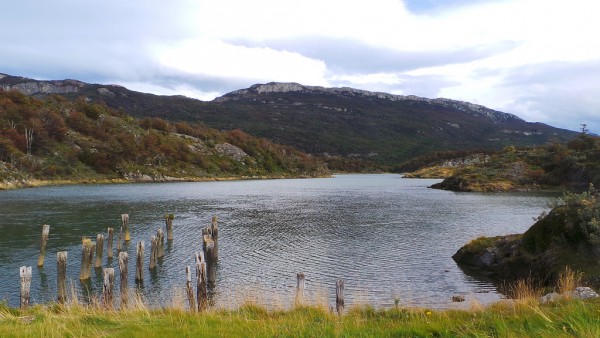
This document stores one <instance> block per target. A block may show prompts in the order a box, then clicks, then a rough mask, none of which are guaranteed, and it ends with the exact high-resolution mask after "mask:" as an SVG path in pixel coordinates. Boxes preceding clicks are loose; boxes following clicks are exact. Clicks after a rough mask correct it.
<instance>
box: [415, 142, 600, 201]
mask: <svg viewBox="0 0 600 338" xmlns="http://www.w3.org/2000/svg"><path fill="white" fill-rule="evenodd" d="M415 162H419V161H415ZM434 163H435V164H433V165H428V166H425V168H421V169H419V170H416V171H414V172H411V173H408V174H406V175H405V176H406V177H422V178H432V177H443V178H445V179H444V181H442V182H441V183H438V184H435V185H433V186H432V188H438V189H445V190H453V191H510V190H535V189H541V188H557V187H559V188H566V189H573V190H583V189H585V188H587V186H588V185H589V184H590V183H592V184H594V185H597V186H600V137H597V136H592V135H588V134H583V133H582V134H580V135H579V136H578V137H577V138H575V139H573V140H571V141H569V142H567V143H566V144H560V143H549V144H546V145H542V146H536V147H528V148H519V149H518V148H515V147H512V146H509V147H506V148H505V149H503V150H502V151H497V152H488V153H475V154H470V155H467V156H462V157H457V158H452V159H445V160H442V161H441V162H440V161H438V162H434Z"/></svg>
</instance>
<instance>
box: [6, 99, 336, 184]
mask: <svg viewBox="0 0 600 338" xmlns="http://www.w3.org/2000/svg"><path fill="white" fill-rule="evenodd" d="M0 131H1V133H0V189H2V188H11V187H20V186H35V185H37V184H46V183H52V182H55V183H66V182H82V183H87V182H112V181H177V180H207V179H215V178H221V179H226V178H231V177H236V178H245V177H247V178H264V177H315V176H324V175H327V174H328V170H327V169H326V165H325V164H324V162H323V161H321V160H319V159H316V158H314V157H312V156H309V155H307V154H304V153H302V152H300V151H298V150H296V149H294V148H292V147H289V146H282V145H278V144H275V143H273V142H270V141H267V140H265V139H259V138H256V137H252V136H250V135H248V134H246V133H244V132H242V131H240V130H231V131H227V132H221V131H218V130H215V129H211V128H208V127H205V126H203V125H202V124H199V123H196V124H189V123H183V122H178V123H170V122H167V121H165V120H162V119H160V118H145V119H142V120H137V119H134V118H132V117H130V116H128V115H126V114H125V113H123V112H121V111H116V110H113V109H110V108H108V107H106V106H104V105H102V104H96V103H89V102H87V101H86V100H84V99H80V100H76V101H68V100H66V99H64V98H63V97H61V96H51V97H48V98H46V99H44V100H40V99H36V98H33V97H30V96H26V95H24V94H21V93H19V92H16V91H0Z"/></svg>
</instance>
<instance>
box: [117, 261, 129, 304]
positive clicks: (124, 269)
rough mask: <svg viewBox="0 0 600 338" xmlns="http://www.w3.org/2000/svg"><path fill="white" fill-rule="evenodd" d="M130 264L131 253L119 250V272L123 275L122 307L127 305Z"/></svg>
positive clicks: (121, 288)
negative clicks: (128, 269)
mask: <svg viewBox="0 0 600 338" xmlns="http://www.w3.org/2000/svg"><path fill="white" fill-rule="evenodd" d="M128 264H129V255H128V254H127V252H119V273H120V275H121V287H120V290H121V308H123V307H124V306H125V305H127V297H128V292H129V291H128V290H127V265H128Z"/></svg>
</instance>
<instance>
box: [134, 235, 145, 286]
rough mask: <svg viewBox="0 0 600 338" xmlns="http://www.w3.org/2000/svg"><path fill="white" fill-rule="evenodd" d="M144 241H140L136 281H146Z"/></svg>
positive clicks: (136, 261)
mask: <svg viewBox="0 0 600 338" xmlns="http://www.w3.org/2000/svg"><path fill="white" fill-rule="evenodd" d="M143 268H144V241H139V242H138V245H137V250H136V256H135V280H136V281H139V282H143V281H144V271H143Z"/></svg>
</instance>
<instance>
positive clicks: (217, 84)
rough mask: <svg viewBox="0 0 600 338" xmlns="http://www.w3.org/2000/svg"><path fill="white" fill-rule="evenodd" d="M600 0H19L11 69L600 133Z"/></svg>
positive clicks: (9, 43)
mask: <svg viewBox="0 0 600 338" xmlns="http://www.w3.org/2000/svg"><path fill="white" fill-rule="evenodd" d="M598 15H600V1H597V0H570V1H562V0H561V1H558V0H518V1H517V0H470V1H467V0H445V1H443V0H369V1H366V0H362V1H358V0H303V1H289V0H253V1H242V0H219V1H215V0H212V1H208V0H174V1H164V0H161V1H158V0H127V1H123V0H103V1H84V0H44V1H36V0H19V1H5V2H4V3H3V5H2V11H1V12H0V73H5V74H10V75H16V76H24V77H30V78H35V79H42V80H61V79H67V78H68V79H77V80H81V81H84V82H90V83H101V84H118V85H122V86H125V87H127V88H129V89H132V90H137V91H142V92H149V93H154V94H161V95H185V96H189V97H194V98H198V99H201V100H212V99H214V98H215V97H218V96H220V95H223V94H225V93H228V92H231V91H234V90H237V89H242V88H247V87H249V86H251V85H253V84H256V83H267V82H297V83H300V84H303V85H312V86H324V87H352V88H358V89H364V90H370V91H382V92H387V93H392V94H400V95H418V96H423V97H427V98H437V97H444V98H450V99H455V100H461V101H468V102H472V103H477V104H481V105H484V106H486V107H489V108H492V109H496V110H500V111H503V112H507V113H511V114H515V115H517V116H519V117H521V118H523V119H525V120H527V121H530V122H543V123H547V124H550V125H552V126H556V127H560V128H565V129H571V130H577V131H579V130H581V125H582V124H586V125H587V128H588V129H589V131H590V132H593V133H598V134H600V20H598Z"/></svg>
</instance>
